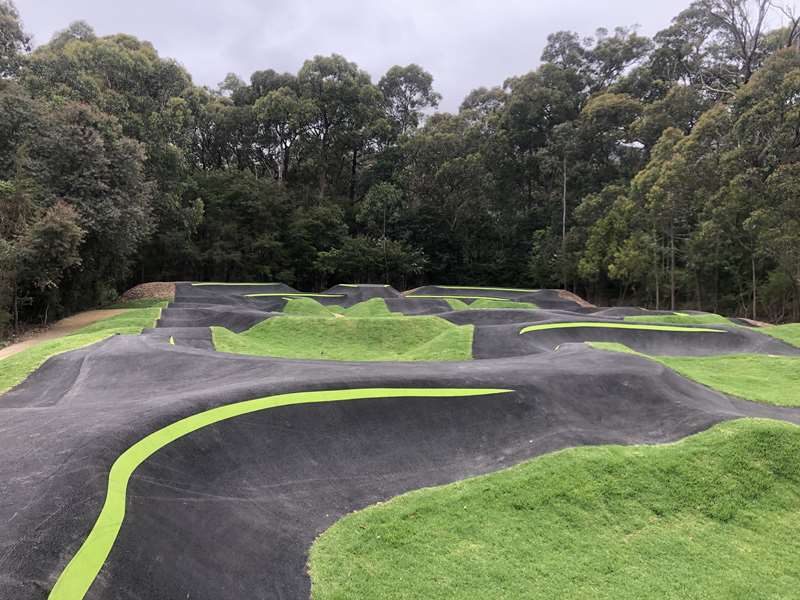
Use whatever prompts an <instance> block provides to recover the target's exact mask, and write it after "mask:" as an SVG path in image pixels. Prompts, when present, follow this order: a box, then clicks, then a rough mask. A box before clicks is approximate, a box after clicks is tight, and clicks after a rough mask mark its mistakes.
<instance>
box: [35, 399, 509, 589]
mask: <svg viewBox="0 0 800 600" xmlns="http://www.w3.org/2000/svg"><path fill="white" fill-rule="evenodd" d="M511 391H513V390H504V389H467V388H405V389H404V388H372V389H369V388H367V389H354V390H329V391H320V392H295V393H291V394H279V395H276V396H266V397H264V398H257V399H255V400H245V401H244V402H235V403H233V404H226V405H223V406H218V407H217V408H212V409H210V410H206V411H204V412H201V413H197V414H195V415H191V416H189V417H186V418H184V419H181V420H179V421H176V422H174V423H172V424H170V425H167V426H166V427H163V428H162V429H159V430H158V431H155V432H153V433H151V434H150V435H148V436H147V437H145V438H143V439H141V440H139V441H138V442H136V443H135V444H134V445H133V446H131V447H130V448H128V449H127V450H126V451H125V452H123V453H122V454H121V455H120V456H119V458H117V460H116V461H114V464H113V465H112V466H111V471H110V472H109V474H108V489H107V492H106V499H105V503H104V504H103V508H102V509H101V511H100V515H99V516H98V517H97V521H96V522H95V524H94V527H92V530H91V531H90V532H89V535H88V536H87V537H86V540H85V541H84V542H83V545H82V546H81V547H80V548H79V549H78V552H77V553H76V554H75V556H73V557H72V560H71V561H70V562H69V563H68V564H67V566H66V568H65V569H64V570H63V571H62V573H61V575H60V576H59V578H58V581H56V584H55V586H53V589H52V591H51V592H50V595H49V596H48V599H49V600H81V599H82V598H83V597H84V596H85V594H86V592H88V591H89V588H90V587H91V585H92V583H93V582H94V580H95V578H96V577H97V574H98V573H99V572H100V569H101V568H102V567H103V564H104V563H105V561H106V559H107V558H108V555H109V553H110V552H111V548H112V547H113V546H114V542H115V541H116V539H117V535H118V534H119V530H120V528H121V527H122V522H123V520H124V518H125V503H126V500H127V490H128V482H129V481H130V478H131V476H132V475H133V472H134V471H135V470H136V468H137V467H138V466H139V465H141V464H142V463H143V462H144V461H145V460H147V459H148V458H150V457H151V456H152V455H153V454H155V453H156V452H158V451H159V450H160V449H161V448H163V447H164V446H166V445H167V444H170V443H172V442H174V441H175V440H177V439H179V438H182V437H184V436H186V435H188V434H190V433H192V432H194V431H197V430H198V429H202V428H203V427H208V426H209V425H213V424H215V423H219V422H220V421H225V420H227V419H232V418H234V417H238V416H241V415H245V414H248V413H253V412H257V411H261V410H266V409H269V408H275V407H277V406H290V405H294V404H306V403H309V402H338V401H342V400H358V399H362V398H398V397H436V398H448V397H460V396H484V395H491V394H505V393H508V392H511Z"/></svg>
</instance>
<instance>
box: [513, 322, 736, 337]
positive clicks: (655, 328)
mask: <svg viewBox="0 0 800 600" xmlns="http://www.w3.org/2000/svg"><path fill="white" fill-rule="evenodd" d="M581 327H593V328H596V329H638V330H644V331H677V332H679V333H728V332H727V331H725V330H724V329H708V328H705V327H679V326H677V325H644V324H642V325H634V324H633V323H596V322H593V321H587V322H585V323H543V324H541V325H528V326H527V327H523V328H522V329H521V330H520V332H519V334H520V335H522V334H523V333H530V332H532V331H543V330H545V329H577V328H581Z"/></svg>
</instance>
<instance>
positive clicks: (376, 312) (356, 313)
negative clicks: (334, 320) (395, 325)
mask: <svg viewBox="0 0 800 600" xmlns="http://www.w3.org/2000/svg"><path fill="white" fill-rule="evenodd" d="M337 312H339V311H337ZM341 314H343V315H345V316H346V317H355V318H376V317H397V313H393V312H392V311H390V310H389V307H388V306H386V302H385V301H384V299H383V298H370V299H369V300H365V301H364V302H359V303H358V304H354V305H353V306H351V307H350V308H344V309H342V310H341Z"/></svg>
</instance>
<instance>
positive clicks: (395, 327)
mask: <svg viewBox="0 0 800 600" xmlns="http://www.w3.org/2000/svg"><path fill="white" fill-rule="evenodd" d="M472 333H473V328H472V326H471V325H465V326H461V327H459V326H457V325H454V324H452V323H450V322H448V321H445V320H444V319H440V318H438V317H382V318H374V319H373V318H357V319H351V318H341V319H315V318H308V319H303V318H297V317H273V318H272V319H268V320H267V321H264V322H262V323H259V324H257V325H255V326H253V327H252V328H250V329H248V330H247V331H244V332H242V333H239V334H236V333H233V332H231V331H229V330H227V329H225V328H222V327H212V334H213V339H214V346H215V347H216V349H217V350H219V351H221V352H233V353H237V354H251V355H257V356H279V357H284V358H298V359H328V360H358V361H370V360H399V361H405V360H469V359H471V358H472ZM444 334H447V335H444Z"/></svg>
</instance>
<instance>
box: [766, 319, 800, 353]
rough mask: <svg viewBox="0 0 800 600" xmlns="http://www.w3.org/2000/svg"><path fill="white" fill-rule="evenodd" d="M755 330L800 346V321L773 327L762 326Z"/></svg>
mask: <svg viewBox="0 0 800 600" xmlns="http://www.w3.org/2000/svg"><path fill="white" fill-rule="evenodd" d="M755 331H758V332H759V333H765V334H767V335H769V336H772V337H774V338H778V339H779V340H782V341H784V342H786V343H787V344H791V345H792V346H798V347H800V323H789V324H787V325H772V326H771V327H761V328H759V329H756V330H755Z"/></svg>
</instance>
